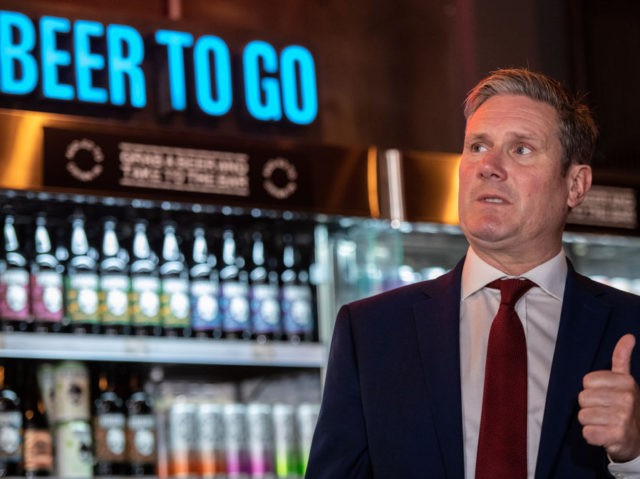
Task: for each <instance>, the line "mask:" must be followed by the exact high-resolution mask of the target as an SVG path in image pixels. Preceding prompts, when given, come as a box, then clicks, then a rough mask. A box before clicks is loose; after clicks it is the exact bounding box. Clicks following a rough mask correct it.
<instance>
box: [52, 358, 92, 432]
mask: <svg viewBox="0 0 640 479" xmlns="http://www.w3.org/2000/svg"><path fill="white" fill-rule="evenodd" d="M54 389H55V391H54V397H55V401H54V403H53V406H54V409H53V411H54V414H53V420H54V422H65V421H76V420H83V421H88V420H89V417H90V406H89V371H88V370H87V367H86V366H85V365H84V364H82V363H81V362H78V361H63V362H61V363H60V364H59V365H58V366H57V368H56V372H55V386H54Z"/></svg>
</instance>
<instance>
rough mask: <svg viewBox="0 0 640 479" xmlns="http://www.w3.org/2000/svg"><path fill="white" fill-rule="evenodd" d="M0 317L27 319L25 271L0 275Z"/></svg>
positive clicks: (27, 278)
mask: <svg viewBox="0 0 640 479" xmlns="http://www.w3.org/2000/svg"><path fill="white" fill-rule="evenodd" d="M0 317H2V318H5V319H17V320H27V319H28V318H29V273H28V272H27V271H26V270H8V271H5V272H4V273H3V274H2V275H0Z"/></svg>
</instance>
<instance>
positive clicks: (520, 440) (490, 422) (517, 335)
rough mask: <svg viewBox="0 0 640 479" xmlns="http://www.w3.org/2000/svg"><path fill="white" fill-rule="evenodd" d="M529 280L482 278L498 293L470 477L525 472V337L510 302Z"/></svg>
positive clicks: (508, 478) (508, 477) (521, 478)
mask: <svg viewBox="0 0 640 479" xmlns="http://www.w3.org/2000/svg"><path fill="white" fill-rule="evenodd" d="M533 286H535V284H534V283H533V282H531V281H529V280H527V279H524V280H522V279H505V280H497V281H493V282H492V283H489V284H488V287H489V288H497V289H499V290H500V294H501V299H500V308H499V309H498V313H497V314H496V317H495V318H494V320H493V323H492V324H491V330H490V332H489V345H488V349H487V363H486V366H485V377H484V396H483V399H482V419H481V421H480V435H479V437H478V457H477V459H476V479H526V477H527V341H526V339H525V336H524V329H523V327H522V323H521V322H520V319H519V318H518V315H517V314H516V310H515V304H516V303H517V302H518V300H519V299H520V298H521V297H522V296H523V295H524V294H525V293H526V292H527V291H528V290H529V289H530V288H531V287H533Z"/></svg>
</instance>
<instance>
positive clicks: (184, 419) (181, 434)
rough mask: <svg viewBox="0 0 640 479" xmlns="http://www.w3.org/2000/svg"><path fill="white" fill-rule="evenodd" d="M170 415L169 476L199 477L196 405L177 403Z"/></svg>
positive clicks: (170, 410) (168, 421)
mask: <svg viewBox="0 0 640 479" xmlns="http://www.w3.org/2000/svg"><path fill="white" fill-rule="evenodd" d="M168 414H169V416H168V418H167V427H168V431H169V433H168V442H169V451H168V453H169V475H170V476H171V477H176V478H185V477H191V476H192V475H197V474H198V470H197V467H196V466H197V430H196V405H195V404H193V403H186V402H179V403H175V404H173V405H172V406H171V407H170V408H169V412H168Z"/></svg>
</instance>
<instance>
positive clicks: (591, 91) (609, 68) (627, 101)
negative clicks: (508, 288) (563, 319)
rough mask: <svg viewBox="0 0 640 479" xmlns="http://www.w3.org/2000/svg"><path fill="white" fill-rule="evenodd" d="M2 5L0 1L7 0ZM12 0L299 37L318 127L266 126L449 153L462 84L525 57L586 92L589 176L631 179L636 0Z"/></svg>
mask: <svg viewBox="0 0 640 479" xmlns="http://www.w3.org/2000/svg"><path fill="white" fill-rule="evenodd" d="M2 3H3V6H5V7H6V6H7V5H8V4H9V5H10V4H11V3H12V2H7V1H3V2H2ZM13 4H14V5H15V6H16V8H21V5H32V4H33V5H38V6H44V7H45V8H49V7H51V8H54V7H55V8H56V9H67V10H69V11H72V12H73V14H74V15H85V16H86V17H88V18H100V16H101V14H104V15H119V16H121V17H127V18H130V19H131V22H132V23H133V22H138V21H144V22H150V23H153V22H154V21H163V22H167V21H170V19H171V18H175V19H178V20H179V21H180V22H184V23H185V24H191V25H194V26H197V28H199V29H200V30H203V31H208V32H211V33H215V32H216V29H217V28H225V29H227V30H234V29H236V30H242V31H249V32H252V33H253V34H255V35H259V36H263V37H264V38H267V39H269V38H273V37H274V36H275V37H277V38H280V39H283V40H285V41H298V42H302V43H303V44H305V45H307V46H310V47H311V48H312V49H313V51H314V53H315V56H316V59H317V62H318V63H317V71H318V82H319V90H320V101H321V103H320V112H319V120H318V126H317V127H316V128H314V129H311V130H310V131H293V132H291V131H285V132H277V131H276V132H275V133H277V134H281V135H284V136H293V137H303V138H304V139H312V140H314V141H321V142H323V143H330V144H337V145H346V146H367V145H371V144H373V145H378V146H381V147H397V148H404V149H416V150H431V151H445V152H457V151H459V150H460V146H461V140H462V135H463V129H464V120H463V117H462V112H461V111H462V109H461V105H462V102H463V99H464V96H465V94H466V92H467V91H468V90H469V88H470V87H471V86H472V85H473V84H474V83H475V82H476V81H477V80H479V79H480V78H481V77H482V76H484V75H485V74H486V73H488V72H489V71H491V70H493V69H495V68H499V67H510V66H528V67H530V68H532V69H536V70H542V71H544V72H546V73H549V74H551V75H553V76H555V77H556V78H558V79H559V80H561V81H563V82H564V83H566V84H567V85H568V86H569V87H571V88H574V89H577V90H579V91H581V92H584V93H585V94H587V97H586V98H587V101H588V102H589V103H590V104H591V105H592V106H593V107H594V109H595V111H596V114H597V116H598V119H599V121H600V124H601V130H602V142H601V148H600V152H599V155H598V158H597V159H596V163H595V164H596V168H597V172H598V174H599V175H600V177H602V178H606V179H607V181H609V182H612V183H616V182H620V183H629V182H634V183H640V179H639V178H640V146H638V145H639V142H638V141H636V138H635V137H636V134H637V133H636V132H637V131H639V130H640V119H639V117H638V114H637V113H636V110H637V108H638V107H639V106H640V66H638V65H639V64H638V62H637V60H636V58H635V57H636V56H637V52H638V51H640V48H639V47H640V2H637V0H537V1H536V0H519V1H513V0H393V1H390V0H350V1H348V2H345V1H344V0H304V1H300V0H216V1H213V0H181V1H180V0H148V1H145V2H142V1H137V0H127V1H124V0H92V1H91V2H86V1H83V0H38V1H37V2H35V1H30V0H19V1H14V2H13ZM45 13H46V12H45ZM212 131H214V132H215V127H213V128H212ZM242 133H243V134H244V133H246V132H242ZM264 133H265V132H260V134H264ZM266 133H268V134H271V133H273V131H268V132H266ZM249 134H253V133H252V132H249Z"/></svg>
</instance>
